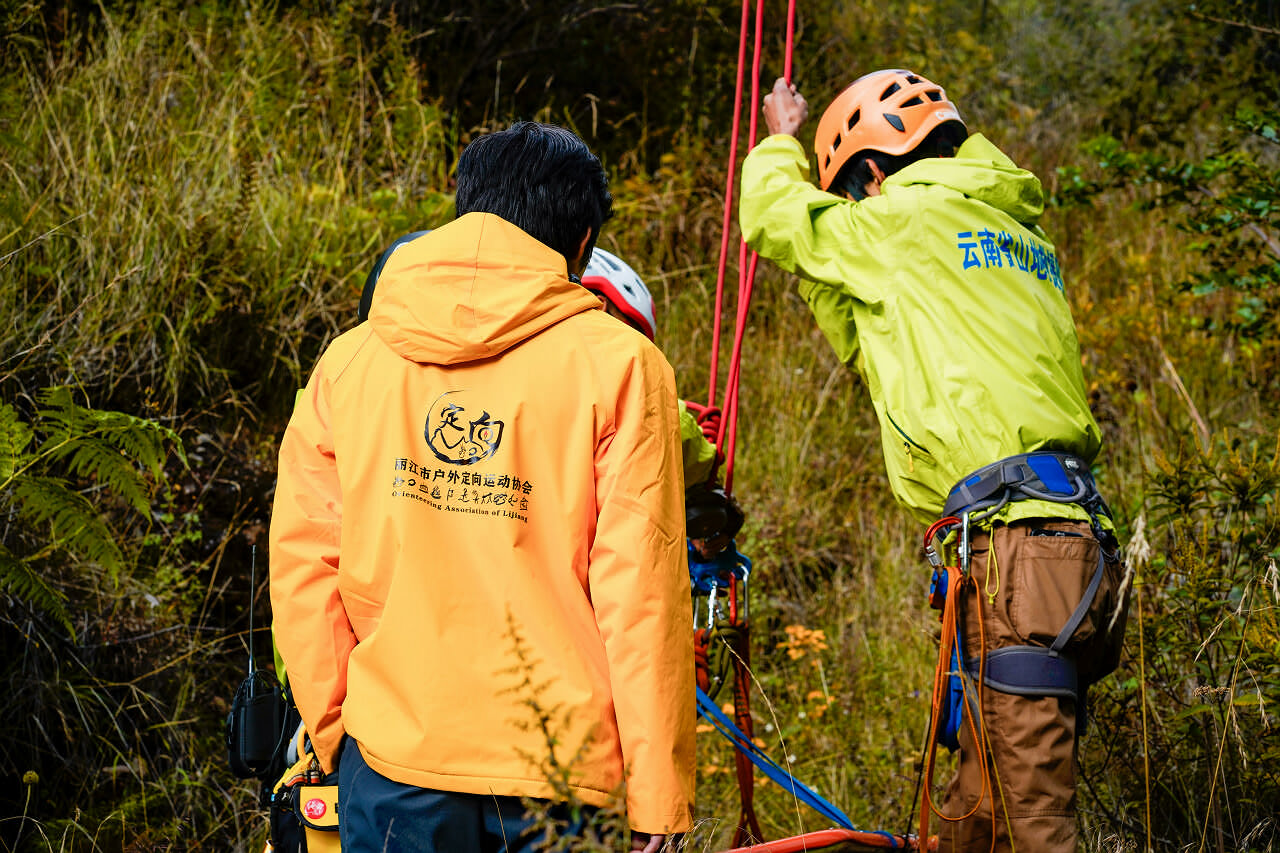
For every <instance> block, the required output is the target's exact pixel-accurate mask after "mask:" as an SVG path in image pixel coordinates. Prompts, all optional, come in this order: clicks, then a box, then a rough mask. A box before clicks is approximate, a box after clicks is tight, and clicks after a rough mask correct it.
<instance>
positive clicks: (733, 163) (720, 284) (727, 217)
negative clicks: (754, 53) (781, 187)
mask: <svg viewBox="0 0 1280 853" xmlns="http://www.w3.org/2000/svg"><path fill="white" fill-rule="evenodd" d="M750 13H751V2H750V0H742V24H741V25H740V27H739V29H738V82H737V84H736V87H735V89H734V94H733V130H732V132H731V134H730V136H729V172H728V175H727V176H726V177H725V185H724V218H723V221H722V223H721V234H720V261H719V263H718V264H717V265H716V311H715V324H714V326H713V328H712V331H711V383H710V388H709V389H708V390H707V405H708V406H714V405H715V403H716V377H717V375H718V374H719V372H720V315H721V314H722V313H723V311H724V279H725V268H726V266H727V262H728V256H729V228H730V226H731V225H732V224H733V183H734V179H735V178H736V177H737V168H738V129H739V128H740V127H741V125H742V73H743V70H744V67H745V66H746V62H747V21H748V20H749V18H750ZM723 443H724V421H723V420H722V421H721V423H720V434H719V436H718V437H717V438H716V450H719V449H720V448H721V446H722V444H723Z"/></svg>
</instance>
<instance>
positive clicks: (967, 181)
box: [885, 133, 1044, 225]
mask: <svg viewBox="0 0 1280 853" xmlns="http://www.w3.org/2000/svg"><path fill="white" fill-rule="evenodd" d="M895 183H896V184H901V185H907V184H937V185H940V186H944V187H947V188H949V189H953V190H956V191H957V192H961V193H964V194H965V195H967V196H969V197H970V198H973V199H977V200H978V201H981V202H984V203H985V204H988V205H990V206H991V207H994V208H996V209H997V210H1001V211H1004V212H1005V213H1007V214H1008V215H1009V216H1011V217H1013V219H1015V220H1016V221H1018V222H1021V223H1023V224H1024V225H1034V224H1035V223H1036V221H1037V220H1039V218H1040V215H1041V214H1043V213H1044V188H1043V187H1042V186H1041V185H1040V179H1039V178H1037V177H1036V176H1035V175H1033V174H1032V173H1031V172H1028V171H1027V170H1026V169H1020V168H1018V166H1016V165H1015V164H1014V162H1013V161H1012V160H1010V159H1009V158H1008V157H1007V156H1005V154H1004V152H1003V151H1001V150H1000V149H999V148H996V147H995V146H994V145H992V144H991V141H990V140H988V139H987V138H986V137H985V136H983V135H982V134H980V133H975V134H972V135H971V136H969V138H968V139H966V140H965V141H964V144H963V145H961V146H960V149H959V150H958V151H957V152H956V156H955V157H930V158H928V159H925V160H918V161H916V162H915V163H912V164H911V165H910V166H907V167H906V168H904V169H903V170H902V171H900V172H898V173H897V174H895V175H890V176H889V177H888V178H887V179H886V180H885V185H886V190H889V188H890V187H892V185H893V184H895Z"/></svg>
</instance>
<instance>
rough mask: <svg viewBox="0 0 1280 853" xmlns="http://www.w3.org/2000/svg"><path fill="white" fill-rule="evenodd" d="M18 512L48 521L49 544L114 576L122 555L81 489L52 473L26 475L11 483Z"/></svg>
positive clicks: (31, 519)
mask: <svg viewBox="0 0 1280 853" xmlns="http://www.w3.org/2000/svg"><path fill="white" fill-rule="evenodd" d="M12 499H13V500H14V502H15V504H16V509H17V511H18V515H19V516H20V517H22V518H23V519H24V520H25V521H27V522H29V523H31V524H33V525H40V526H43V525H47V526H48V528H49V533H50V537H51V540H52V544H53V545H54V546H55V547H57V548H64V549H66V550H68V551H72V552H73V553H75V554H78V555H79V556H81V557H83V558H84V559H86V560H89V561H91V562H95V563H98V564H100V565H101V566H102V567H103V568H105V569H107V571H109V572H110V573H111V575H112V577H113V579H114V578H115V577H116V576H118V575H119V573H120V571H121V569H122V568H123V567H124V556H123V555H122V554H121V553H120V547H119V546H118V545H117V544H116V542H115V539H114V538H113V534H112V532H111V528H109V527H108V526H107V523H106V522H105V521H103V519H102V518H101V516H99V515H98V514H97V512H96V510H94V508H93V505H92V504H91V503H89V501H88V500H87V499H86V498H85V497H84V496H83V495H81V494H80V493H78V492H76V491H75V490H73V489H71V488H70V487H68V486H67V485H66V484H65V483H63V482H62V481H61V480H58V479H55V478H53V477H37V476H27V477H22V478H21V479H19V480H17V481H16V482H15V483H14V486H13V492H12Z"/></svg>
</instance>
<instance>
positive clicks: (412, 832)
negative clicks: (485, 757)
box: [338, 737, 594, 853]
mask: <svg viewBox="0 0 1280 853" xmlns="http://www.w3.org/2000/svg"><path fill="white" fill-rule="evenodd" d="M593 811H594V809H591V808H589V807H588V808H586V809H584V810H583V817H587V816H589V815H590V813H591V812H593ZM552 815H553V816H554V817H555V818H556V819H557V820H558V821H562V822H563V823H562V827H563V828H561V829H560V834H562V835H570V836H572V835H577V834H579V833H580V832H581V830H582V820H581V819H580V820H578V821H576V822H573V821H570V820H569V819H568V818H569V809H568V807H567V806H559V805H558V806H555V807H553V810H552ZM338 831H339V835H340V836H341V839H342V853H534V851H536V850H538V849H540V846H541V845H542V844H543V842H544V839H545V835H546V831H545V828H543V827H535V826H533V820H532V819H531V818H527V817H525V806H524V803H522V802H521V800H520V798H519V797H495V796H492V795H489V794H460V793H456V792H452V791H435V790H431V789H430V788H418V787H415V786H413V785H404V784H401V783H400V782H393V781H392V780H390V779H388V778H386V777H385V776H382V775H380V774H379V773H377V772H376V771H375V770H373V769H371V768H370V767H369V765H368V764H366V763H365V760H364V756H363V755H361V754H360V749H359V746H358V745H357V744H356V742H355V740H353V739H352V738H349V737H348V738H346V739H345V740H344V742H343V747H342V756H341V759H340V760H339V763H338Z"/></svg>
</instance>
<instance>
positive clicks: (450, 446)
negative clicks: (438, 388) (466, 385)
mask: <svg viewBox="0 0 1280 853" xmlns="http://www.w3.org/2000/svg"><path fill="white" fill-rule="evenodd" d="M464 394H465V392H463V391H446V392H445V393H443V394H441V395H440V396H439V397H437V398H436V401H435V402H434V403H432V404H431V409H430V410H429V411H428V413H427V423H426V428H425V429H424V430H423V435H424V436H425V437H426V439H427V446H428V447H430V448H431V452H432V453H434V454H435V456H436V458H437V459H439V460H440V461H441V462H447V463H448V464H450V465H474V464H476V463H477V462H480V461H481V460H483V459H488V458H489V457H490V456H492V455H493V454H494V453H496V452H497V451H498V445H499V444H501V442H502V426H503V422H502V421H495V420H494V419H493V418H492V417H491V416H490V415H489V412H488V410H486V409H485V408H484V407H483V406H477V405H474V404H473V403H472V402H471V401H470V400H468V399H467V398H466V397H465V396H464Z"/></svg>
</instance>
